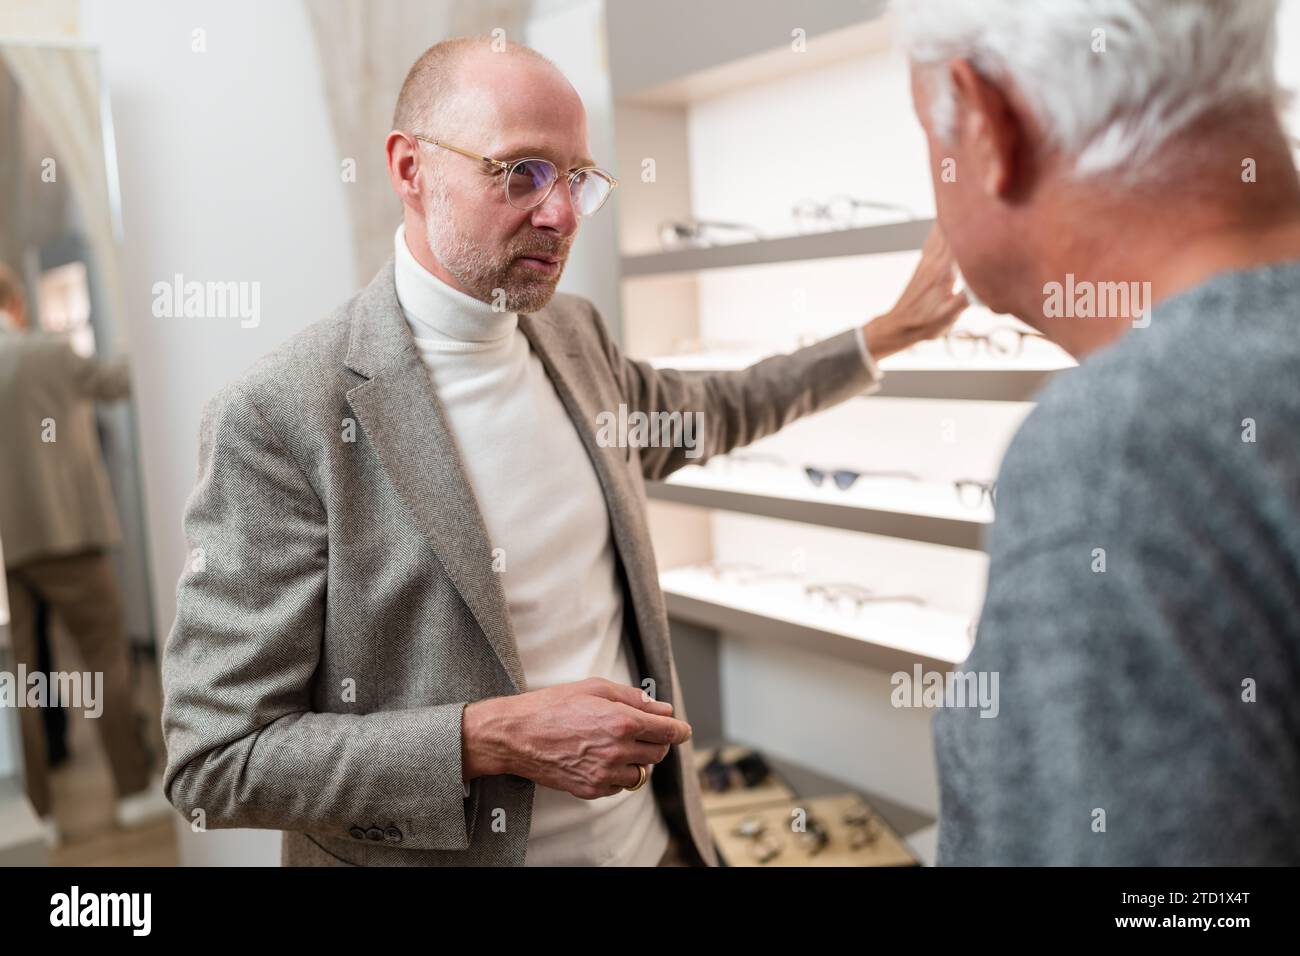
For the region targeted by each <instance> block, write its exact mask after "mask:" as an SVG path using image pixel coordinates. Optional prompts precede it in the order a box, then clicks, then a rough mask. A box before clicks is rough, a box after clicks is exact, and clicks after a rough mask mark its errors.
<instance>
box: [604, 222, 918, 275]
mask: <svg viewBox="0 0 1300 956" xmlns="http://www.w3.org/2000/svg"><path fill="white" fill-rule="evenodd" d="M933 226H934V220H933V219H911V220H907V221H904V222H891V223H886V224H884V225H879V226H862V227H860V228H857V229H835V230H830V231H827V232H812V233H807V234H805V235H795V236H779V237H776V238H771V239H759V240H756V241H754V242H733V243H727V244H726V245H718V246H704V247H701V248H689V249H672V250H669V251H666V252H649V253H644V254H641V255H630V256H623V258H622V267H623V276H624V278H629V279H630V278H636V277H639V276H660V275H669V274H671V273H679V272H703V271H705V270H708V269H734V268H736V267H738V266H759V265H772V264H777V263H783V262H802V261H804V260H808V259H837V258H840V257H842V256H867V255H879V254H881V253H886V252H910V251H914V250H917V249H920V248H921V244H922V243H924V242H925V237H926V236H928V235H929V234H930V229H931V228H932V227H933Z"/></svg>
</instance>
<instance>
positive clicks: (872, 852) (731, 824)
mask: <svg viewBox="0 0 1300 956" xmlns="http://www.w3.org/2000/svg"><path fill="white" fill-rule="evenodd" d="M862 803H864V801H863V800H862V798H861V797H859V796H857V795H856V794H852V793H845V794H840V795H837V796H832V797H817V798H814V799H811V800H798V799H795V800H790V801H787V802H785V803H781V804H776V805H771V806H766V807H751V808H749V809H747V810H736V811H734V812H727V813H713V814H710V815H709V829H710V830H711V831H712V833H713V842H714V844H715V845H716V846H717V848H718V852H719V853H721V854H722V858H723V860H725V861H726V863H727V865H728V866H758V867H778V866H916V865H918V864H917V860H916V858H915V857H914V856H913V855H912V853H911V852H910V851H909V850H908V849H907V847H906V845H905V844H904V843H903V841H902V840H901V839H899V837H898V835H897V834H895V833H894V831H893V829H892V828H891V827H890V826H889V824H887V823H886V822H885V821H884V820H882V819H881V818H880V815H879V814H877V813H876V812H875V811H874V810H872V811H871V814H872V816H873V817H875V818H876V822H877V824H878V825H879V830H880V836H879V837H878V838H877V839H876V841H875V842H874V843H872V844H870V845H868V846H864V847H862V848H861V849H858V850H854V849H850V847H849V830H850V827H849V825H848V824H846V823H844V822H843V820H842V817H843V815H844V811H845V810H847V809H848V808H849V807H852V806H855V805H859V804H862ZM796 808H802V809H804V810H806V811H807V812H808V815H809V816H812V817H815V818H816V819H817V820H819V821H820V822H821V824H822V825H823V826H824V827H826V829H827V830H828V831H829V832H830V839H829V841H828V842H827V844H826V846H825V848H824V849H823V850H822V851H821V852H820V853H818V854H816V855H815V856H809V855H808V854H807V853H806V852H804V850H803V848H802V847H801V846H800V845H799V843H798V841H797V840H796V835H795V834H793V833H791V832H790V821H791V820H792V819H793V816H792V812H793V811H794V810H795V809H796ZM747 817H757V818H759V819H760V820H762V822H763V823H764V824H765V825H766V832H767V835H768V836H769V837H771V838H772V839H774V840H775V841H776V842H777V844H779V845H780V847H781V852H780V853H779V854H777V856H776V857H774V858H773V859H771V860H769V861H768V862H767V863H759V862H758V860H756V859H755V858H754V857H753V856H752V855H751V853H750V847H751V846H752V845H753V841H752V840H750V839H749V838H748V837H742V836H737V835H736V832H735V830H736V826H737V825H738V824H739V823H740V821H741V820H744V819H745V818H747Z"/></svg>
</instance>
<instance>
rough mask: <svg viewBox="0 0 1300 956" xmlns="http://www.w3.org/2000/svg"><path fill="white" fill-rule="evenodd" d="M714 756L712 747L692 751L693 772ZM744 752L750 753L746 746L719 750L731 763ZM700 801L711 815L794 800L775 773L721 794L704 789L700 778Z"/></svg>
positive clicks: (697, 770) (698, 770) (697, 771)
mask: <svg viewBox="0 0 1300 956" xmlns="http://www.w3.org/2000/svg"><path fill="white" fill-rule="evenodd" d="M714 753H715V748H713V747H708V748H706V749H704V750H697V751H695V770H696V773H700V772H701V771H703V770H704V765H705V764H707V763H708V762H709V761H710V760H712V759H713V754H714ZM747 753H751V750H750V748H749V747H739V746H731V747H723V748H722V759H723V760H726V761H727V762H728V763H732V762H734V761H735V760H736V759H738V758H740V757H743V756H744V755H745V754H747ZM700 799H701V801H702V802H703V803H704V812H705V813H706V814H709V815H712V814H714V813H726V812H729V811H733V810H747V809H749V808H751V807H761V806H768V805H770V804H774V803H777V804H787V803H789V802H790V801H791V800H793V799H794V791H793V790H791V789H790V788H789V787H787V786H786V785H785V784H784V783H782V782H781V781H780V779H778V778H777V776H776V773H775V772H773V774H772V776H770V777H768V779H767V782H766V783H764V784H762V785H761V786H758V787H746V786H744V785H743V784H738V785H737V786H734V787H732V788H731V789H730V790H727V791H724V792H723V793H717V792H715V791H713V790H709V789H707V788H706V787H705V786H704V778H703V777H701V778H700Z"/></svg>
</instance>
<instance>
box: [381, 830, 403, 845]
mask: <svg viewBox="0 0 1300 956" xmlns="http://www.w3.org/2000/svg"><path fill="white" fill-rule="evenodd" d="M384 839H385V840H387V841H388V842H389V843H401V842H402V831H401V830H399V829H397V827H389V828H388V829H387V830H385V831H384Z"/></svg>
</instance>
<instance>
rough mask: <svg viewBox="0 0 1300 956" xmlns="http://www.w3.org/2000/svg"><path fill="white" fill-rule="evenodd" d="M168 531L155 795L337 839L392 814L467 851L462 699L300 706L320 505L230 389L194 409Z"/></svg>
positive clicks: (469, 810)
mask: <svg viewBox="0 0 1300 956" xmlns="http://www.w3.org/2000/svg"><path fill="white" fill-rule="evenodd" d="M184 527H185V537H186V541H187V544H188V547H189V555H188V558H187V563H186V568H185V570H184V572H183V574H182V576H181V579H180V583H179V585H178V587H177V602H176V603H177V610H176V621H175V624H174V626H173V628H172V631H171V633H170V635H169V636H168V639H167V644H166V648H165V651H164V655H163V662H162V680H163V693H164V706H163V732H164V735H165V739H166V746H167V767H166V772H165V775H164V781H163V784H164V790H165V792H166V794H167V797H168V799H169V800H170V801H171V803H172V804H173V805H174V806H175V807H176V808H177V809H179V810H180V811H181V812H182V813H183V814H184V815H185V816H186V817H187V818H188V819H190V821H191V823H192V824H193V825H201V826H203V827H206V828H214V829H215V828H225V827H254V828H270V829H280V830H295V831H310V832H312V833H316V834H320V835H324V836H331V837H342V838H348V837H349V835H350V834H351V833H352V832H353V831H354V830H355V829H356V828H360V829H362V830H367V829H369V828H372V827H379V828H381V829H382V828H386V827H388V826H397V827H399V828H400V829H401V831H402V835H403V836H402V842H401V846H402V847H404V848H411V849H439V850H457V849H465V848H466V847H468V846H469V841H470V835H471V833H472V832H473V828H474V819H475V816H476V812H477V804H478V797H479V788H478V787H473V786H471V787H470V788H468V789H467V788H465V786H464V783H463V780H462V766H461V713H462V710H463V709H464V706H465V705H464V704H463V703H451V704H441V705H435V706H429V707H419V708H412V709H401V710H386V711H377V712H372V713H368V714H336V713H318V712H314V711H313V709H312V701H311V693H310V687H311V682H312V677H313V674H314V673H315V671H316V668H317V664H318V662H319V659H320V655H321V644H322V641H323V639H324V633H325V596H326V577H327V569H328V549H327V521H326V514H325V509H324V507H323V506H322V504H321V502H320V499H319V497H318V496H317V495H316V493H315V491H314V490H313V488H312V486H311V484H310V483H309V481H308V479H307V477H306V475H305V474H304V472H303V471H302V470H301V469H300V467H299V466H298V464H297V463H296V462H295V460H294V458H293V457H292V456H291V455H290V453H289V452H288V451H287V450H286V449H285V447H284V445H283V444H281V442H280V440H279V438H278V437H277V436H276V434H275V433H274V432H273V431H272V429H271V427H270V426H269V425H268V424H267V422H266V421H265V419H264V418H263V417H262V415H261V414H260V412H259V411H258V409H257V408H256V407H255V406H254V404H253V401H252V399H251V397H249V396H248V395H247V394H246V393H245V392H244V391H243V390H242V388H241V387H240V386H238V385H236V386H232V387H231V388H230V389H227V390H226V391H225V392H223V393H222V394H221V395H219V396H217V398H215V399H213V400H212V401H211V402H210V403H209V404H208V406H207V408H206V409H205V410H204V415H203V422H202V426H201V429H200V450H199V472H198V480H197V483H196V486H195V488H194V491H193V493H192V494H191V496H190V498H189V501H188V502H187V504H186V508H185V517H184ZM198 811H201V813H199V812H198Z"/></svg>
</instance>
